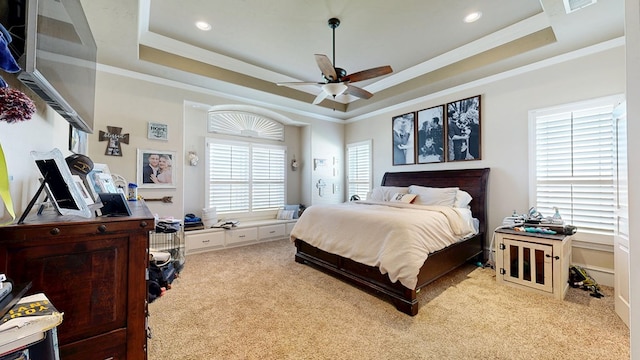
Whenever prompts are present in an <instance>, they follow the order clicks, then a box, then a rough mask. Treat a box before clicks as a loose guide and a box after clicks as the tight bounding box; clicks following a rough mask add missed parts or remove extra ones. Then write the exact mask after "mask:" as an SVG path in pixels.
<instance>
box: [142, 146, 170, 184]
mask: <svg viewBox="0 0 640 360" xmlns="http://www.w3.org/2000/svg"><path fill="white" fill-rule="evenodd" d="M175 158H176V153H175V152H174V151H159V150H143V149H138V160H137V170H138V171H137V176H136V180H137V185H138V188H175V187H176V183H175V179H174V176H175V172H174V166H173V161H174V160H175Z"/></svg>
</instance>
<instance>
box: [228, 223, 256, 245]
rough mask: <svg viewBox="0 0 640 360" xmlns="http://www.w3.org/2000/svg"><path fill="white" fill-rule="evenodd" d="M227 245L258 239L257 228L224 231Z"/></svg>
mask: <svg viewBox="0 0 640 360" xmlns="http://www.w3.org/2000/svg"><path fill="white" fill-rule="evenodd" d="M226 235H227V236H226V238H227V245H235V244H241V243H248V242H255V241H258V229H257V228H255V227H250V228H240V229H233V230H227V231H226Z"/></svg>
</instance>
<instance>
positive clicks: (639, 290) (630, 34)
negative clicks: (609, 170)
mask: <svg viewBox="0 0 640 360" xmlns="http://www.w3.org/2000/svg"><path fill="white" fill-rule="evenodd" d="M625 36H626V43H627V45H626V50H627V52H626V71H627V74H626V78H627V83H626V90H627V99H628V101H627V118H628V119H629V121H628V122H627V133H628V134H632V135H631V136H633V135H635V134H640V122H639V121H638V119H640V102H638V101H636V99H639V98H640V68H638V64H640V4H639V3H638V1H625ZM628 151H629V154H628V156H627V157H628V158H629V164H628V165H629V184H639V183H640V162H638V161H637V158H636V156H637V154H635V153H634V151H635V148H634V147H633V146H629V148H628ZM638 212H640V191H639V190H638V188H637V187H635V186H630V187H629V218H630V219H634V218H635V219H637V216H634V215H635V214H638ZM638 254H640V223H639V222H636V221H633V220H632V221H630V223H629V256H630V258H631V259H634V258H635V259H636V260H632V261H630V263H629V277H630V279H629V282H630V307H631V310H630V314H629V319H630V323H629V327H630V329H631V359H640V261H637V259H638ZM634 255H635V256H634Z"/></svg>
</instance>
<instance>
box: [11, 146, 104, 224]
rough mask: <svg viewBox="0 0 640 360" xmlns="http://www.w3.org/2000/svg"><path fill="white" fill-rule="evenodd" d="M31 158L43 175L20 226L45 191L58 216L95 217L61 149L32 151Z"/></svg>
mask: <svg viewBox="0 0 640 360" xmlns="http://www.w3.org/2000/svg"><path fill="white" fill-rule="evenodd" d="M31 157H32V158H33V160H34V161H35V163H36V166H37V167H38V170H39V171H40V174H42V178H41V180H40V181H41V184H40V187H39V188H38V190H37V192H36V194H35V195H34V197H33V199H32V200H31V201H30V202H29V204H28V205H27V208H26V209H25V212H24V214H23V215H22V216H21V217H20V219H19V220H18V224H21V223H22V222H23V221H24V220H25V218H26V215H27V214H28V213H29V211H31V209H32V208H33V206H34V204H35V201H36V200H37V199H38V197H39V196H40V194H41V193H42V191H43V190H44V191H45V192H46V194H47V198H48V199H49V200H50V201H51V203H52V204H53V205H54V207H55V209H56V211H57V212H58V214H60V215H74V216H80V217H83V218H90V217H92V216H93V212H92V211H91V210H90V209H89V206H88V204H87V201H85V199H84V197H83V196H82V193H81V192H80V189H78V187H77V186H76V182H75V180H74V179H73V175H72V174H71V170H69V166H68V165H67V162H66V161H65V159H64V157H63V156H62V152H61V151H60V149H58V148H54V149H53V150H51V151H48V152H38V151H32V152H31ZM41 210H42V208H41ZM41 210H39V212H40V211H41Z"/></svg>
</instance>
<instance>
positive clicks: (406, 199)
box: [389, 193, 418, 204]
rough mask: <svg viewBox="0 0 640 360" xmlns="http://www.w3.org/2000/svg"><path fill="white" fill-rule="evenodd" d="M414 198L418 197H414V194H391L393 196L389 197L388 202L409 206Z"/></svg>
mask: <svg viewBox="0 0 640 360" xmlns="http://www.w3.org/2000/svg"><path fill="white" fill-rule="evenodd" d="M416 196H418V195H416V194H402V193H395V194H393V196H392V197H391V199H390V200H389V202H401V203H407V204H411V203H412V202H413V200H415V199H416Z"/></svg>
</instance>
